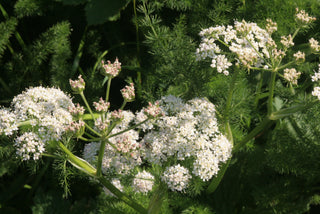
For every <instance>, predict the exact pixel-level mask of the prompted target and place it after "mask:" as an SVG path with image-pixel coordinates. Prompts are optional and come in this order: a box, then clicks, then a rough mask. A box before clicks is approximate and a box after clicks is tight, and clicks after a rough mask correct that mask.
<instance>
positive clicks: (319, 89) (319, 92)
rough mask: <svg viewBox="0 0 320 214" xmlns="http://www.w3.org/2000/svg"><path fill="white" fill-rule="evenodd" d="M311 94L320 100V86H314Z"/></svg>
mask: <svg viewBox="0 0 320 214" xmlns="http://www.w3.org/2000/svg"><path fill="white" fill-rule="evenodd" d="M311 94H312V96H315V97H317V98H318V100H320V87H314V88H313V91H312V93H311Z"/></svg>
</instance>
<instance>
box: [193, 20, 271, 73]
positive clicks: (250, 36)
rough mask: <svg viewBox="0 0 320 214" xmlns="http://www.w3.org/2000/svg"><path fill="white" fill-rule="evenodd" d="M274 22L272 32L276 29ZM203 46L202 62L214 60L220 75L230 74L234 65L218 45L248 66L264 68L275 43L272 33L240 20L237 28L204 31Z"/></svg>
mask: <svg viewBox="0 0 320 214" xmlns="http://www.w3.org/2000/svg"><path fill="white" fill-rule="evenodd" d="M274 25H275V23H273V27H272V29H273V30H274V29H276V28H275V27H274ZM199 35H200V36H201V44H200V46H199V48H198V49H197V51H196V56H197V59H198V60H202V59H206V58H211V59H212V63H211V67H216V68H217V70H218V72H219V73H224V74H225V75H228V74H229V72H228V68H229V67H230V66H231V65H232V63H231V62H229V61H228V59H227V58H226V56H225V55H220V54H219V53H220V52H221V49H220V47H219V46H218V45H217V44H219V43H220V44H221V43H222V44H225V45H226V46H227V47H228V48H229V50H230V51H231V52H233V53H235V54H236V55H237V61H240V62H241V63H242V65H244V66H245V67H248V68H250V67H252V66H255V67H261V66H262V65H263V63H264V58H266V59H267V58H270V55H271V49H272V48H275V46H276V45H275V42H274V41H273V40H272V38H271V36H270V34H269V33H268V32H267V31H266V30H264V29H262V28H260V27H259V26H258V25H257V24H256V23H247V22H245V21H242V22H238V21H236V22H235V23H234V27H233V26H227V27H225V26H216V27H210V28H207V29H204V30H202V31H201V32H200V34H199Z"/></svg>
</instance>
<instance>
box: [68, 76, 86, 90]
mask: <svg viewBox="0 0 320 214" xmlns="http://www.w3.org/2000/svg"><path fill="white" fill-rule="evenodd" d="M69 83H70V86H71V89H72V90H73V91H74V93H77V94H80V93H81V92H82V91H83V90H84V89H85V86H86V83H85V82H84V80H83V79H82V77H81V75H79V77H78V79H77V80H71V79H70V80H69Z"/></svg>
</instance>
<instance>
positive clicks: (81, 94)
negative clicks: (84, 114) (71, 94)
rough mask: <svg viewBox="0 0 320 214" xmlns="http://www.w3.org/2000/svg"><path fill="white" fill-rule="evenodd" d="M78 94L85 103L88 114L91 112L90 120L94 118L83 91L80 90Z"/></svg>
mask: <svg viewBox="0 0 320 214" xmlns="http://www.w3.org/2000/svg"><path fill="white" fill-rule="evenodd" d="M80 96H81V98H82V100H83V102H84V103H85V104H86V106H87V109H88V111H89V112H90V114H91V117H92V120H94V118H95V117H94V114H93V112H92V110H91V108H90V106H89V103H88V101H87V99H86V97H85V96H84V93H83V91H81V92H80Z"/></svg>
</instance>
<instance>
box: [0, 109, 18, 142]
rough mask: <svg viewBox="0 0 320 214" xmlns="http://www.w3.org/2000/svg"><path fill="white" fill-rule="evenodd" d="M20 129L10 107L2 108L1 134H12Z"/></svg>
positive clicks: (0, 119) (0, 118) (0, 112)
mask: <svg viewBox="0 0 320 214" xmlns="http://www.w3.org/2000/svg"><path fill="white" fill-rule="evenodd" d="M17 130H18V125H17V122H16V116H15V114H14V113H12V112H10V110H9V109H5V108H1V109H0V134H5V135H7V136H11V135H12V134H13V132H14V131H17Z"/></svg>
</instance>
